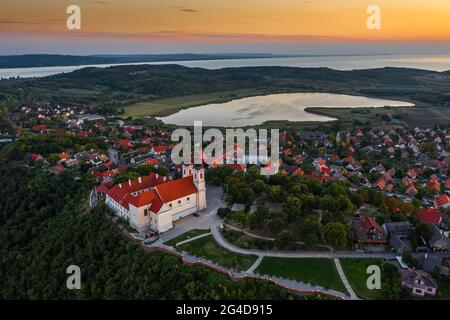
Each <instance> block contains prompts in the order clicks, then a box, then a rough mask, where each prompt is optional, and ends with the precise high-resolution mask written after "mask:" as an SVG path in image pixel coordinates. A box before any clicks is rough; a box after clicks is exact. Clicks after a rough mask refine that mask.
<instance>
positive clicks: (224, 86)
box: [0, 65, 450, 113]
mask: <svg viewBox="0 0 450 320" xmlns="http://www.w3.org/2000/svg"><path fill="white" fill-rule="evenodd" d="M437 76H439V77H437ZM449 87H450V77H448V78H447V77H445V73H439V72H435V71H425V70H416V69H404V68H382V69H369V70H357V71H337V70H332V69H328V68H292V67H245V68H224V69H217V70H209V69H202V68H188V67H183V66H179V65H127V66H114V67H109V68H94V67H89V68H84V69H80V70H77V71H74V72H71V73H67V74H58V75H53V76H49V77H45V78H36V79H14V80H12V79H11V80H3V81H0V104H1V103H2V101H5V100H6V101H12V100H13V101H18V102H19V103H27V102H36V101H44V102H51V103H60V104H86V105H91V106H93V107H95V108H97V111H98V112H104V113H114V112H116V111H117V110H118V109H119V108H120V107H122V106H125V105H129V104H133V103H136V102H140V101H154V100H158V99H163V98H170V97H180V96H187V95H194V94H205V93H215V92H224V91H227V92H231V94H232V92H233V91H235V90H241V89H258V91H259V94H261V92H263V93H281V92H329V93H342V94H354V95H366V96H372V97H380V98H395V99H399V100H405V101H413V102H416V103H418V104H425V105H434V106H450V95H449V92H448V88H449ZM255 94H257V93H255ZM10 104H11V103H10Z"/></svg>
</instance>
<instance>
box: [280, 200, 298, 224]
mask: <svg viewBox="0 0 450 320" xmlns="http://www.w3.org/2000/svg"><path fill="white" fill-rule="evenodd" d="M301 210H302V202H301V201H300V199H299V198H297V197H293V196H289V197H287V199H286V202H285V203H284V205H283V211H284V212H285V213H286V214H287V216H288V219H289V220H290V221H294V220H295V219H296V218H299V217H300V214H301V212H302V211H301Z"/></svg>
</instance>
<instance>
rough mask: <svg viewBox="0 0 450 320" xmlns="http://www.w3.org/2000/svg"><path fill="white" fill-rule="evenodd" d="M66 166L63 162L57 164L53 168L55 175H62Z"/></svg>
mask: <svg viewBox="0 0 450 320" xmlns="http://www.w3.org/2000/svg"><path fill="white" fill-rule="evenodd" d="M64 169H65V168H64V167H63V166H62V165H61V164H57V165H56V166H54V167H53V168H52V172H53V174H55V175H60V174H61V173H62V172H63V171H64Z"/></svg>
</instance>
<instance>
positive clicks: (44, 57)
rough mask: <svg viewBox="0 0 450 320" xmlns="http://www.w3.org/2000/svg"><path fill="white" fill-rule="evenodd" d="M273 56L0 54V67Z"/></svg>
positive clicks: (265, 56)
mask: <svg viewBox="0 0 450 320" xmlns="http://www.w3.org/2000/svg"><path fill="white" fill-rule="evenodd" d="M267 57H274V56H273V55H271V54H265V53H261V54H192V53H182V54H152V55H91V56H73V55H58V54H27V55H14V56H0V68H28V67H55V66H77V65H95V64H117V63H136V62H159V61H186V60H218V59H250V58H267Z"/></svg>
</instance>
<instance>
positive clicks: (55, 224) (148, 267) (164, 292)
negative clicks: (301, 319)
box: [0, 136, 297, 299]
mask: <svg viewBox="0 0 450 320" xmlns="http://www.w3.org/2000/svg"><path fill="white" fill-rule="evenodd" d="M36 139H39V143H36V141H37V140H36ZM60 139H64V141H65V143H66V145H68V146H69V145H70V144H71V143H72V144H73V145H74V144H75V143H78V142H79V141H77V140H76V139H78V138H76V137H71V136H66V137H63V136H61V137H60ZM54 141H55V137H50V138H49V137H46V136H41V137H34V138H33V139H31V138H26V137H22V138H20V139H19V140H16V141H15V142H13V143H10V144H8V145H6V146H5V147H3V149H0V184H1V186H2V188H0V283H1V285H0V299H201V298H202V299H269V298H273V299H289V298H297V297H296V296H293V295H292V293H289V292H287V291H285V290H282V289H281V288H279V287H276V286H275V285H273V284H269V283H267V282H261V281H255V280H251V281H240V282H233V281H231V280H229V279H228V278H226V277H225V276H224V275H221V274H218V273H215V272H213V271H211V270H209V269H205V268H201V267H188V266H184V265H182V264H181V262H180V260H179V259H178V258H175V257H172V256H169V255H165V254H164V255H163V254H158V253H153V254H150V253H145V252H144V251H143V250H142V249H141V248H140V246H139V245H138V244H137V243H135V242H132V241H131V240H129V239H127V238H125V237H124V236H123V235H122V233H121V232H120V231H119V229H118V228H117V226H116V225H114V224H113V223H112V222H111V220H110V219H109V218H108V217H107V210H106V208H105V207H104V206H101V205H100V206H97V207H96V208H95V209H94V210H89V209H88V208H87V207H86V195H87V192H88V190H89V189H90V187H91V186H92V181H91V179H88V178H87V177H82V179H79V180H76V179H74V176H75V173H74V172H71V171H70V170H66V171H65V172H63V173H62V174H61V175H59V176H55V175H53V174H51V173H49V172H48V170H46V169H45V168H44V167H43V165H42V164H40V165H39V164H37V165H36V164H34V165H33V164H32V163H31V162H30V163H29V162H27V161H23V160H22V159H23V156H24V154H25V153H27V152H45V151H46V150H47V152H55V148H57V146H55V145H54V143H53V142H54ZM33 166H34V167H33ZM72 264H75V265H78V266H79V267H80V268H81V290H68V289H67V287H66V280H67V277H68V275H67V274H66V268H67V267H68V266H69V265H72Z"/></svg>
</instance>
